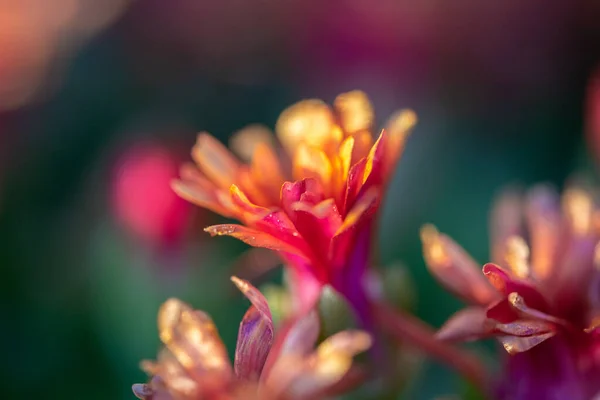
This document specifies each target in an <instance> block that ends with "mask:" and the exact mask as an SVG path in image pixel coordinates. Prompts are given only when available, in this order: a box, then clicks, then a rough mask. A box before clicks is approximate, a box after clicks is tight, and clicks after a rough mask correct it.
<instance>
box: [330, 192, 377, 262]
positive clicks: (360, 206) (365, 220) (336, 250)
mask: <svg viewBox="0 0 600 400" xmlns="http://www.w3.org/2000/svg"><path fill="white" fill-rule="evenodd" d="M380 195H381V193H380V191H379V188H377V187H373V188H371V189H370V190H368V191H366V192H365V193H364V194H363V195H362V196H361V197H360V198H359V199H358V201H357V202H356V204H355V205H354V207H352V209H351V210H350V211H349V212H348V213H347V214H346V217H345V218H344V221H343V222H342V225H341V226H340V227H339V228H338V230H337V232H336V233H335V235H334V237H333V238H332V240H331V247H330V254H329V259H330V260H332V265H333V266H334V268H342V267H344V266H346V265H347V259H348V257H350V256H354V250H361V251H362V249H359V248H358V247H357V248H354V246H355V245H357V243H356V241H357V238H358V237H360V235H364V236H366V239H367V240H368V241H369V242H370V240H371V233H372V232H371V230H372V229H373V227H372V224H371V221H372V220H373V218H374V216H375V213H376V212H377V206H378V205H379V200H380Z"/></svg>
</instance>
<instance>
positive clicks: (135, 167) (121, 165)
mask: <svg viewBox="0 0 600 400" xmlns="http://www.w3.org/2000/svg"><path fill="white" fill-rule="evenodd" d="M177 164H178V161H177V159H176V157H175V156H174V155H173V154H172V153H171V152H170V151H169V150H168V149H166V148H164V147H161V146H159V145H157V144H150V143H148V144H138V145H135V146H133V147H132V148H130V149H127V151H125V152H124V153H123V155H122V156H121V157H120V158H119V159H118V161H117V165H116V167H115V174H114V178H113V182H112V185H113V189H112V199H111V200H112V205H113V209H114V212H115V214H116V216H117V217H118V219H119V220H120V221H121V222H122V223H123V224H124V225H125V227H127V228H128V229H129V230H130V231H131V232H132V233H134V234H135V235H136V236H138V237H140V238H142V239H144V240H146V241H149V242H150V243H152V244H158V245H169V244H172V243H175V242H177V241H178V240H179V239H181V237H182V234H183V231H184V229H185V226H186V221H187V217H188V216H189V212H190V207H189V205H188V204H187V203H186V202H185V201H183V200H181V199H180V198H179V197H178V196H177V195H176V194H175V193H173V191H171V190H169V183H170V181H171V180H172V179H173V178H174V177H176V176H177Z"/></svg>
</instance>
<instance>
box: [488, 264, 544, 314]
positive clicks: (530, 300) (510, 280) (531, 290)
mask: <svg viewBox="0 0 600 400" xmlns="http://www.w3.org/2000/svg"><path fill="white" fill-rule="evenodd" d="M483 273H484V275H485V276H486V278H488V280H489V281H490V283H491V284H492V285H493V286H494V287H495V288H496V289H497V290H498V291H499V292H500V293H502V294H504V295H505V296H508V295H509V294H510V293H513V292H517V293H518V294H519V295H521V296H523V298H524V299H525V300H526V301H527V304H529V305H530V306H531V307H533V308H535V309H537V310H540V311H544V312H545V311H547V310H548V303H547V302H546V299H544V297H543V296H542V295H541V294H540V292H539V291H538V290H537V289H536V288H535V287H534V286H533V285H532V284H530V283H529V282H527V281H525V280H521V279H517V278H516V277H514V276H513V275H512V273H511V272H509V271H507V270H505V269H503V268H502V267H499V266H498V265H495V264H492V263H488V264H486V265H484V266H483Z"/></svg>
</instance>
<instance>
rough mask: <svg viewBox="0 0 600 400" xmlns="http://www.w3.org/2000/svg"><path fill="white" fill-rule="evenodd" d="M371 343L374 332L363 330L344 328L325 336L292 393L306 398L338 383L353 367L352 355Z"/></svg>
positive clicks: (290, 389)
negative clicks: (371, 333) (370, 333)
mask: <svg viewBox="0 0 600 400" xmlns="http://www.w3.org/2000/svg"><path fill="white" fill-rule="evenodd" d="M371 343H372V340H371V336H370V335H369V334H367V333H365V332H362V331H343V332H339V333H336V334H335V335H333V336H330V337H329V338H327V339H325V341H323V343H321V344H320V345H319V347H318V348H317V350H316V351H315V352H314V353H313V354H312V355H311V356H310V357H308V358H307V359H306V361H305V363H306V369H305V372H304V373H303V374H301V375H299V376H298V377H297V378H296V379H294V381H293V382H292V384H291V386H290V387H289V388H288V391H289V393H291V394H292V395H293V396H295V397H299V398H306V396H310V395H314V394H317V393H319V392H321V391H323V390H325V389H327V388H328V387H330V386H332V385H334V384H336V383H337V382H339V381H340V380H341V379H342V378H343V377H344V375H346V373H347V372H348V371H349V370H350V367H351V366H352V358H353V357H354V356H355V355H356V354H359V353H362V352H363V351H365V350H367V349H368V348H369V347H371Z"/></svg>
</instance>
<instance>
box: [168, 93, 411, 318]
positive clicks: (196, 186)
mask: <svg viewBox="0 0 600 400" xmlns="http://www.w3.org/2000/svg"><path fill="white" fill-rule="evenodd" d="M373 121H374V113H373V109H372V106H371V103H370V101H369V99H368V98H367V96H366V95H365V94H364V93H362V92H360V91H353V92H348V93H344V94H341V95H339V96H338V97H337V98H336V99H335V101H334V105H333V108H330V107H329V106H328V105H327V104H325V103H323V102H322V101H320V100H314V99H312V100H304V101H301V102H299V103H297V104H295V105H293V106H291V107H289V108H288V109H286V110H285V111H284V112H283V113H282V114H281V116H280V117H279V120H278V121H277V124H276V129H275V130H276V133H277V139H278V143H279V144H275V143H274V140H273V136H272V135H270V134H269V133H268V132H267V131H266V130H265V129H263V128H258V127H256V126H253V127H250V128H247V129H245V130H243V131H242V132H240V133H238V134H237V135H235V136H234V137H233V139H232V147H233V148H234V149H237V153H239V154H240V156H242V157H244V158H246V159H249V160H250V161H249V163H244V162H241V161H240V160H239V159H238V158H236V157H235V156H234V155H233V154H232V153H231V152H229V150H227V148H225V146H223V145H222V144H220V143H219V142H218V141H217V140H215V139H214V138H213V137H212V136H210V135H208V134H206V133H201V134H199V135H198V139H197V142H196V145H195V146H194V148H193V150H192V157H193V159H194V161H195V162H196V166H193V165H185V166H183V167H182V170H181V179H179V180H176V181H175V182H174V183H173V188H174V190H175V191H176V192H177V193H178V194H179V195H180V196H182V197H183V198H185V199H187V200H189V201H191V202H192V203H195V204H197V205H199V206H201V207H205V208H208V209H210V210H212V211H214V212H216V213H218V214H221V215H223V216H226V217H231V218H235V219H237V220H239V221H241V222H242V225H240V224H224V225H215V226H210V227H208V228H206V231H207V232H209V233H210V234H211V235H229V236H233V237H235V238H237V239H240V240H242V241H244V242H246V243H247V244H249V245H251V246H257V247H264V248H268V249H272V250H275V251H277V252H278V253H279V254H280V256H281V257H282V259H283V260H284V261H285V263H286V264H287V265H289V266H290V269H291V271H290V272H291V275H292V280H293V282H295V289H294V290H295V302H296V303H297V304H298V305H299V306H300V307H303V308H310V307H312V305H313V304H314V303H315V301H316V300H317V298H318V295H319V293H320V289H321V288H322V287H323V285H325V284H330V285H331V286H332V287H334V288H335V289H336V290H337V291H339V292H341V293H342V294H343V295H344V296H346V298H347V299H348V300H349V302H350V303H351V304H352V306H353V307H354V309H355V311H356V312H357V314H359V318H362V317H365V314H367V311H365V308H366V306H365V304H364V303H365V296H366V295H365V294H364V292H365V289H364V288H363V287H362V285H363V282H362V281H363V276H364V273H365V271H366V270H367V267H368V265H369V263H370V251H371V239H372V237H371V236H372V235H371V232H372V231H373V225H374V221H375V218H374V215H375V213H376V211H377V209H378V207H379V205H380V203H381V200H382V197H383V194H384V188H385V185H386V183H387V182H388V181H389V178H390V176H391V174H392V172H393V170H394V168H395V164H396V161H397V160H398V158H399V157H400V154H401V152H402V150H403V148H404V144H405V140H406V137H407V135H408V133H409V131H410V130H411V128H412V127H413V126H414V124H415V122H416V116H415V114H414V113H413V112H412V111H401V112H399V113H397V114H395V115H394V116H393V117H392V118H391V119H390V121H389V122H388V124H387V127H386V129H384V130H383V131H382V132H381V134H380V135H379V137H378V138H377V140H374V137H373V134H372V125H373Z"/></svg>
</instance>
